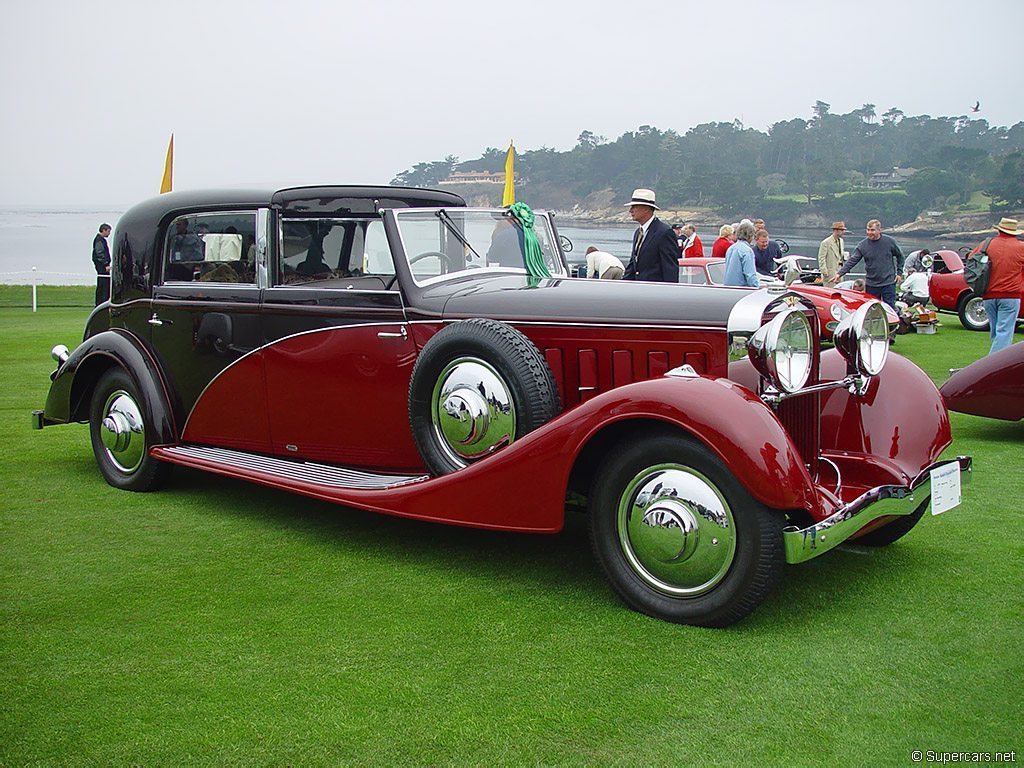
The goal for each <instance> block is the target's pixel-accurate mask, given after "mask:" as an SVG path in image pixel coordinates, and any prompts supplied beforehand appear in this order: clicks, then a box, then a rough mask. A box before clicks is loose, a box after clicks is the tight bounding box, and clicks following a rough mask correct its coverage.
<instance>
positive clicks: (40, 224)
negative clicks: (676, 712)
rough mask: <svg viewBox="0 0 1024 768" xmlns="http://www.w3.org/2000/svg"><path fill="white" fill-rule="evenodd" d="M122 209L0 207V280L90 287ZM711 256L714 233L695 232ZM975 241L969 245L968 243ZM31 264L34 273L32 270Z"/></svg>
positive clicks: (581, 253) (605, 245) (812, 243)
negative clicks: (104, 240)
mask: <svg viewBox="0 0 1024 768" xmlns="http://www.w3.org/2000/svg"><path fill="white" fill-rule="evenodd" d="M123 212H124V210H118V209H113V208H101V207H95V208H88V207H81V208H64V209H59V210H58V209H43V208H14V207H7V208H0V283H6V284H14V285H29V284H31V283H32V282H33V280H35V281H36V282H37V283H38V284H40V285H89V284H92V283H95V281H96V272H95V269H94V268H93V265H92V239H93V237H95V236H96V232H97V230H98V229H99V226H100V224H103V223H107V224H110V225H111V226H112V227H115V228H116V227H117V221H118V219H119V218H120V217H121V214H122V213H123ZM557 223H558V230H559V233H560V234H562V235H565V236H566V237H568V238H569V239H570V240H571V241H572V244H573V250H572V252H571V253H569V254H567V256H568V259H569V262H570V264H578V263H581V262H584V261H585V260H586V250H587V246H589V245H594V246H596V247H597V248H599V249H601V250H603V251H608V252H609V253H612V254H614V255H616V256H618V257H619V258H620V259H622V261H623V262H625V261H627V260H628V259H629V251H630V245H631V243H632V238H633V232H634V230H635V228H636V227H635V225H596V224H579V223H574V222H570V221H568V220H565V219H558V220H557ZM698 234H699V235H700V236H701V240H702V241H703V242H704V247H705V252H706V253H707V254H708V255H710V253H711V244H712V243H714V241H715V239H716V238H717V236H718V233H717V231H716V232H698ZM828 234H829V233H828V232H824V231H821V232H819V231H818V230H807V229H792V230H781V231H777V232H772V235H773V236H774V237H780V238H782V239H784V240H785V241H786V242H787V243H789V246H790V252H791V253H797V254H802V255H807V256H814V257H816V256H817V255H818V243H819V242H820V241H821V239H822V238H823V237H825V236H827V235H828ZM862 237H863V235H862V234H861V233H859V232H857V233H854V232H851V233H849V234H848V236H847V239H846V244H847V248H848V249H851V250H852V249H853V247H854V246H855V245H856V244H857V243H858V242H859V241H860V239H861V238H862ZM897 241H898V242H899V243H900V246H901V247H902V248H903V252H904V253H910V252H911V251H913V250H917V249H918V248H931V249H932V250H935V249H937V248H952V249H956V248H957V247H958V246H960V245H966V244H967V243H966V242H965V243H950V242H942V243H939V242H935V241H930V240H927V239H924V238H910V237H905V236H902V235H901V236H899V237H898V238H897ZM971 245H974V243H971ZM33 268H35V271H34V272H33Z"/></svg>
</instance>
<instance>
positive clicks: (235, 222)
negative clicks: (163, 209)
mask: <svg viewBox="0 0 1024 768" xmlns="http://www.w3.org/2000/svg"><path fill="white" fill-rule="evenodd" d="M255 265H256V214H255V213H254V212H237V213H196V214H186V215H183V216H179V217H177V218H176V219H174V220H173V221H172V222H171V223H170V226H169V227H168V229H167V237H166V239H165V242H164V272H163V276H164V277H163V279H164V282H165V283H180V282H191V281H193V280H198V281H200V282H206V283H255V282H256V266H255Z"/></svg>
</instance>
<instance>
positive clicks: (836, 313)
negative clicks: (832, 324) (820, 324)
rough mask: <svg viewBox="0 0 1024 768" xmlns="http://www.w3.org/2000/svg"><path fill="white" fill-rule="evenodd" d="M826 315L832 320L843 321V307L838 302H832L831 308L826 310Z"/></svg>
mask: <svg viewBox="0 0 1024 768" xmlns="http://www.w3.org/2000/svg"><path fill="white" fill-rule="evenodd" d="M828 313H829V314H830V315H832V319H833V320H842V319H843V307H842V305H840V303H839V302H838V301H833V302H832V306H831V307H829V308H828Z"/></svg>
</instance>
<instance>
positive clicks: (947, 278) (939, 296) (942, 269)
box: [928, 250, 1024, 331]
mask: <svg viewBox="0 0 1024 768" xmlns="http://www.w3.org/2000/svg"><path fill="white" fill-rule="evenodd" d="M934 258H935V261H934V262H932V276H931V279H930V280H929V281H928V293H929V295H930V296H931V300H932V304H934V305H935V308H936V309H939V310H943V311H945V312H956V313H957V314H958V315H959V316H960V322H961V323H963V326H964V328H966V329H967V330H969V331H987V330H988V315H986V314H985V306H984V305H983V304H982V300H981V296H979V295H978V294H976V293H975V292H974V291H972V290H971V287H970V286H969V285H967V280H965V279H964V260H963V257H962V256H961V255H960V254H959V253H957V252H956V251H945V250H944V251H936V252H935V254H934ZM1021 299H1024V294H1022V295H1021ZM1018 319H1021V320H1024V302H1022V303H1021V310H1020V314H1019V315H1018Z"/></svg>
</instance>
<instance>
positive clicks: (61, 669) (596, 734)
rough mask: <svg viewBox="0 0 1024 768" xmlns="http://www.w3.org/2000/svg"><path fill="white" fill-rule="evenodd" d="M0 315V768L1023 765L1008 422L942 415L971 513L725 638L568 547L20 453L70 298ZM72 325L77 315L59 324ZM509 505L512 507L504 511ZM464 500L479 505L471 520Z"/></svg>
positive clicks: (1019, 605)
mask: <svg viewBox="0 0 1024 768" xmlns="http://www.w3.org/2000/svg"><path fill="white" fill-rule="evenodd" d="M75 290H79V289H73V290H72V291H70V292H69V296H67V297H64V299H65V300H63V301H61V300H60V297H59V296H58V295H57V294H58V293H60V292H59V291H58V292H57V293H55V294H54V295H53V296H52V297H51V302H50V305H48V306H44V307H43V308H41V310H40V311H39V312H38V313H37V314H35V315H33V314H32V313H31V312H30V311H28V310H27V309H23V308H15V307H11V306H10V304H9V303H8V302H7V296H6V294H7V290H6V289H4V290H3V291H0V304H2V305H3V306H0V330H2V333H0V459H2V461H0V488H2V491H0V493H2V503H0V765H25V764H42V765H75V766H78V765H109V764H115V765H118V764H134V765H168V766H171V765H182V764H218V765H220V764H250V763H256V764H273V765H338V764H388V765H391V764H431V765H435V764H460V765H462V764H478V765H492V764H569V765H582V764H600V765H605V764H617V765H670V766H680V765H688V764H695V763H696V764H700V763H722V764H728V765H733V764H737V763H740V764H756V765H761V764H771V765H787V766H788V765H793V764H801V765H805V764H814V765H858V766H859V765H875V764H887V765H909V764H911V763H910V754H911V752H912V750H915V749H920V750H929V749H931V750H936V751H943V750H946V751H976V750H977V751H997V750H1017V753H1018V754H1020V753H1021V752H1022V751H1024V737H1022V736H1021V733H1022V730H1021V723H1022V722H1024V698H1022V696H1021V693H1020V685H1021V680H1022V679H1024V642H1022V637H1021V629H1022V619H1024V575H1022V568H1021V564H1022V562H1024V544H1022V541H1024V535H1022V534H1024V531H1022V528H1024V526H1022V518H1021V512H1020V509H1021V502H1020V499H1021V498H1022V497H1024V481H1022V479H1021V478H1022V475H1021V459H1022V451H1021V447H1022V445H1024V423H1018V424H1007V423H1003V422H996V421H988V420H984V419H979V418H975V417H969V416H961V415H959V414H953V426H954V432H955V435H956V442H955V444H954V446H953V448H952V449H951V451H950V453H969V454H972V455H973V456H974V457H975V460H976V471H975V472H974V484H973V486H972V487H971V488H970V489H969V490H968V495H967V498H966V501H965V503H964V505H963V506H961V507H959V508H957V509H955V510H953V511H951V512H947V513H946V514H944V515H942V516H939V517H936V518H931V517H930V516H929V517H927V518H926V519H925V520H923V521H922V523H921V524H920V525H919V526H918V527H917V528H916V529H915V530H914V531H913V532H911V533H910V534H909V535H908V536H907V537H906V538H904V539H903V540H901V541H900V542H898V543H896V544H894V545H893V546H891V547H889V548H887V549H883V550H877V551H876V550H868V549H867V548H863V547H855V546H850V547H844V548H841V549H839V550H837V551H835V552H833V553H831V554H829V555H827V556H825V557H822V558H819V559H818V560H814V561H811V562H810V563H807V564H804V565H802V566H795V567H791V568H788V569H787V570H786V572H785V574H784V576H783V580H782V583H781V584H780V586H779V588H778V589H777V590H776V591H775V592H774V593H773V594H772V595H771V596H770V597H769V598H768V600H767V602H766V603H765V604H764V605H763V606H762V607H761V608H760V609H759V610H758V611H756V612H755V613H754V615H752V616H751V617H750V618H749V619H747V620H745V621H744V622H742V623H740V624H738V625H736V626H734V627H732V628H730V629H727V630H704V629H696V628H691V627H682V626H675V625H670V624H666V623H663V622H660V621H656V620H653V619H649V618H646V617H644V616H641V615H639V614H636V613H633V612H632V611H629V610H627V609H626V608H624V607H623V606H622V605H621V604H620V603H619V602H618V601H617V599H616V598H615V597H614V595H613V594H612V592H611V590H610V588H609V587H608V586H607V585H606V584H605V582H604V580H603V578H602V576H601V574H600V571H599V567H598V566H597V565H596V564H595V562H594V561H593V559H592V557H591V555H590V551H589V545H588V541H587V537H586V528H585V521H584V520H583V519H581V518H580V517H578V516H573V517H570V519H569V522H568V526H567V528H566V530H565V531H564V532H563V533H561V534H560V535H557V536H548V537H543V536H539V537H534V536H524V535H509V534H499V533H488V532H479V531H472V530H465V529H459V528H449V527H442V526H434V525H428V524H421V523H415V522H410V521H404V520H398V519H392V518H387V517H382V516H377V515H373V514H369V513H364V512H359V511H354V510H351V509H346V508H342V507H337V506H332V505H329V504H326V503H319V502H316V501H311V500H309V499H305V498H301V497H298V496H292V495H288V494H285V493H281V492H277V491H273V490H269V489H265V488H260V487H257V486H253V485H249V484H246V483H242V482H237V481H231V480H224V479H220V478H217V477H214V476H212V475H207V474H203V473H200V472H195V471H187V470H180V469H179V470H176V471H175V473H174V475H173V479H172V481H171V483H170V485H169V487H168V488H166V489H165V490H163V491H161V492H159V493H154V494H133V493H127V492H119V491H116V490H114V489H113V488H111V487H109V486H108V485H107V484H106V483H104V482H103V480H102V479H101V477H100V475H99V473H98V472H97V470H96V469H95V466H94V464H93V459H92V455H91V451H90V448H89V440H88V434H87V429H86V427H84V426H82V425H73V426H67V427H56V428H51V429H46V430H44V431H42V432H34V431H31V430H30V429H29V411H30V410H31V409H32V408H39V407H42V404H43V402H44V400H45V395H46V390H47V384H48V374H49V372H50V371H51V370H52V367H53V365H52V363H51V361H50V360H49V357H48V352H49V349H50V347H51V346H52V345H53V344H55V343H58V342H63V343H65V344H67V345H68V346H69V347H70V346H73V345H74V344H75V343H76V342H77V341H78V339H79V338H80V335H81V331H82V327H83V323H84V320H85V316H86V314H87V312H88V306H87V305H88V304H89V300H88V299H89V295H90V294H89V293H88V290H91V289H83V290H86V293H85V299H84V300H82V299H74V298H72V297H71V296H70V293H73V292H74V291H75ZM76 301H77V302H78V303H79V304H83V305H84V306H79V307H71V306H57V305H58V304H60V303H64V304H71V303H75V302H76ZM943 320H944V325H943V327H942V328H941V329H940V331H939V333H938V334H937V335H935V336H904V337H900V339H899V342H898V344H897V345H896V347H895V348H894V349H895V350H897V351H898V352H899V353H901V354H905V355H907V356H909V357H911V358H913V359H914V360H916V361H918V362H919V363H920V364H922V366H923V367H924V368H925V369H926V370H927V371H928V373H929V374H930V375H931V376H932V377H933V379H935V380H936V381H941V380H942V379H943V378H944V377H945V371H946V369H948V368H950V367H953V366H961V365H964V364H966V363H968V362H970V361H972V360H973V359H975V358H977V357H979V356H980V355H981V354H983V353H984V351H985V350H986V348H987V345H988V340H987V336H986V335H983V334H972V333H969V332H967V331H964V330H962V329H961V328H960V326H959V323H958V322H957V321H956V318H955V317H953V316H944V317H943ZM524 501H525V500H524ZM485 502H486V500H480V503H485Z"/></svg>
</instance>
